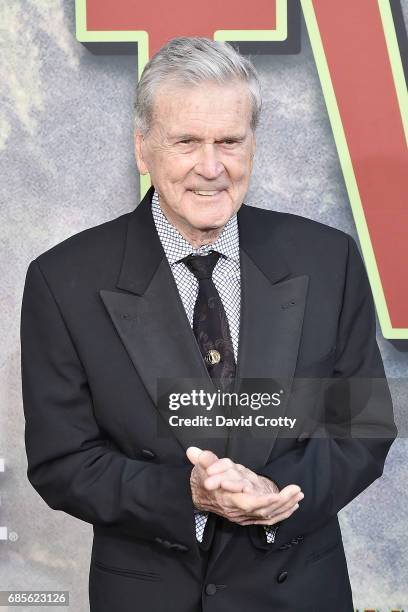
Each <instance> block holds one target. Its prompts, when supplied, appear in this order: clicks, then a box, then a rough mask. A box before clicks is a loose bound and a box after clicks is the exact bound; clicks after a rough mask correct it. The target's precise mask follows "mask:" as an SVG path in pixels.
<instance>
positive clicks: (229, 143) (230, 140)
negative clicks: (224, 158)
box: [221, 138, 239, 147]
mask: <svg viewBox="0 0 408 612" xmlns="http://www.w3.org/2000/svg"><path fill="white" fill-rule="evenodd" d="M238 142H239V141H238V140H234V139H233V138H225V140H221V144H223V145H227V146H228V147H231V146H233V145H236V144H238Z"/></svg>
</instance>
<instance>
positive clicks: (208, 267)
mask: <svg viewBox="0 0 408 612" xmlns="http://www.w3.org/2000/svg"><path fill="white" fill-rule="evenodd" d="M220 256H221V253H218V252H217V251H211V252H210V253H209V254H208V255H188V256H187V257H184V259H183V260H182V261H183V262H184V264H185V265H186V266H187V267H188V269H189V270H190V271H191V272H192V273H193V274H194V276H195V277H196V278H197V280H198V295H197V300H196V303H195V306H194V316H193V331H194V335H195V337H196V339H197V342H198V346H199V347H200V351H201V355H202V357H203V359H204V362H205V364H206V366H207V370H208V373H209V374H210V376H211V378H213V379H217V380H215V381H214V383H215V386H216V387H218V386H219V387H220V388H221V390H223V391H227V390H231V388H232V387H230V386H231V385H232V383H233V379H234V377H235V358H234V347H233V344H232V340H231V334H230V329H229V324H228V318H227V315H226V312H225V310H224V306H223V304H222V301H221V298H220V294H219V293H218V291H217V288H216V286H215V285H214V281H213V280H212V273H213V270H214V267H215V264H216V263H217V261H218V259H219V257H220ZM218 380H219V384H218Z"/></svg>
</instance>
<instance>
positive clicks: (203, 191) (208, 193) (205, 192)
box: [190, 189, 223, 197]
mask: <svg viewBox="0 0 408 612" xmlns="http://www.w3.org/2000/svg"><path fill="white" fill-rule="evenodd" d="M190 191H192V193H194V194H195V195H200V196H204V197H209V196H215V195H217V194H219V193H221V191H223V190H217V191H209V190H206V189H190Z"/></svg>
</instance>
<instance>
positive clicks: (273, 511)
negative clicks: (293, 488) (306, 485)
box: [255, 493, 304, 520]
mask: <svg viewBox="0 0 408 612" xmlns="http://www.w3.org/2000/svg"><path fill="white" fill-rule="evenodd" d="M303 498H304V494H303V493H298V494H297V495H296V496H295V497H292V498H291V499H290V500H289V501H288V502H287V503H286V504H283V506H279V507H277V506H274V505H273V504H272V505H271V506H269V508H268V507H266V508H261V509H260V510H258V512H257V514H258V516H257V517H255V518H257V519H260V520H263V519H267V518H274V517H275V516H277V515H278V514H283V513H284V512H287V511H288V510H290V509H291V508H293V506H294V505H295V504H298V503H299V502H300V501H301V500H302V499H303Z"/></svg>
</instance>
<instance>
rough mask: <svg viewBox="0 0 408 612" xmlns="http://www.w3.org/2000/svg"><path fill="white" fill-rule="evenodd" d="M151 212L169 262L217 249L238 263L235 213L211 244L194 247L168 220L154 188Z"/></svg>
mask: <svg viewBox="0 0 408 612" xmlns="http://www.w3.org/2000/svg"><path fill="white" fill-rule="evenodd" d="M152 214H153V219H154V223H155V225H156V229H157V233H158V235H159V238H160V241H161V243H162V246H163V249H164V252H165V254H166V257H167V259H168V262H169V264H173V263H176V262H177V261H179V260H180V259H182V258H183V257H186V256H187V255H190V253H193V254H194V255H205V254H207V253H208V252H209V251H212V250H214V251H218V252H219V253H221V254H222V255H224V257H226V258H227V259H231V260H233V261H236V262H238V263H239V233H238V221H237V215H236V213H235V214H234V215H233V216H232V217H231V218H230V219H229V220H228V222H227V223H226V224H225V226H224V228H223V230H222V232H221V234H220V235H219V236H218V238H217V240H216V241H215V242H213V243H212V244H205V245H203V246H201V247H199V248H198V249H194V247H192V246H191V244H190V243H189V242H187V240H186V239H185V238H184V237H183V236H182V235H181V234H180V232H179V231H178V230H177V229H176V228H175V227H174V226H173V225H172V224H171V223H170V222H169V221H168V219H167V217H166V216H165V214H164V213H163V211H162V209H161V207H160V204H159V196H158V193H157V191H156V190H155V191H154V193H153V197H152Z"/></svg>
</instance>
